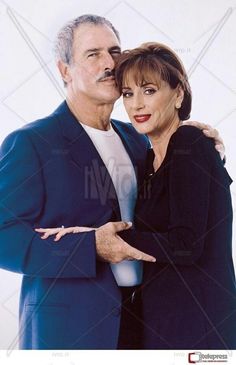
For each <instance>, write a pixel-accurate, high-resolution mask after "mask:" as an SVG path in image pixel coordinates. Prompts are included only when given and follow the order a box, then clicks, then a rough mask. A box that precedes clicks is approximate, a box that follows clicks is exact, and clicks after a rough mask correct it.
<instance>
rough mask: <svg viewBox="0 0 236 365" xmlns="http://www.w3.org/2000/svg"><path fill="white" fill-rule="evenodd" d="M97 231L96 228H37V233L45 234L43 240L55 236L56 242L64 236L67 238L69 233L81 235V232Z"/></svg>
mask: <svg viewBox="0 0 236 365" xmlns="http://www.w3.org/2000/svg"><path fill="white" fill-rule="evenodd" d="M93 230H96V228H91V227H79V226H76V227H67V228H64V227H60V228H35V231H36V232H38V233H43V235H42V236H41V238H42V240H45V239H47V238H48V237H49V236H54V235H55V238H54V241H55V242H57V241H59V240H60V239H61V238H62V237H63V236H65V235H66V234H68V233H81V232H89V231H93Z"/></svg>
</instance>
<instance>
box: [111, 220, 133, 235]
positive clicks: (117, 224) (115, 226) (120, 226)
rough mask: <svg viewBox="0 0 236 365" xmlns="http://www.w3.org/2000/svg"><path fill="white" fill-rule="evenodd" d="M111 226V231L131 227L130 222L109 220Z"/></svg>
mask: <svg viewBox="0 0 236 365" xmlns="http://www.w3.org/2000/svg"><path fill="white" fill-rule="evenodd" d="M110 223H111V224H112V227H113V232H114V233H116V232H120V231H125V230H127V229H130V228H131V227H132V222H122V221H121V222H110Z"/></svg>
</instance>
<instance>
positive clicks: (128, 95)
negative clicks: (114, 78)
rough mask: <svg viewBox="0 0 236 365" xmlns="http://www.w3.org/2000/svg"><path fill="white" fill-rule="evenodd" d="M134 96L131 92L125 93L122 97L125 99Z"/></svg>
mask: <svg viewBox="0 0 236 365" xmlns="http://www.w3.org/2000/svg"><path fill="white" fill-rule="evenodd" d="M132 95H133V94H132V93H131V92H130V91H123V92H122V96H123V98H130V97H131V96H132Z"/></svg>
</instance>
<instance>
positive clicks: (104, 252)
mask: <svg viewBox="0 0 236 365" xmlns="http://www.w3.org/2000/svg"><path fill="white" fill-rule="evenodd" d="M131 226H132V223H126V222H109V223H107V224H104V225H103V226H101V227H100V228H98V229H97V230H96V233H95V237H96V248H97V255H98V257H100V258H101V259H102V260H103V261H106V262H110V263H113V264H117V263H119V262H121V261H123V260H143V261H150V262H155V261H156V259H155V258H154V257H153V256H150V255H147V254H146V253H144V252H142V251H139V250H137V249H136V248H134V247H132V246H130V245H129V244H128V243H126V242H125V241H124V240H122V238H121V237H119V236H118V235H117V232H120V231H124V230H126V229H129V228H130V227H131Z"/></svg>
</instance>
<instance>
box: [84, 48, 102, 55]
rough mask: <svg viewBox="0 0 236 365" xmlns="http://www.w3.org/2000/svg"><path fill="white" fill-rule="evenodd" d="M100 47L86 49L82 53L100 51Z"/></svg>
mask: <svg viewBox="0 0 236 365" xmlns="http://www.w3.org/2000/svg"><path fill="white" fill-rule="evenodd" d="M101 49H102V48H90V49H86V51H85V52H84V54H88V53H91V52H99V51H101Z"/></svg>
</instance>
